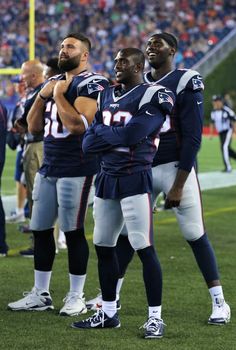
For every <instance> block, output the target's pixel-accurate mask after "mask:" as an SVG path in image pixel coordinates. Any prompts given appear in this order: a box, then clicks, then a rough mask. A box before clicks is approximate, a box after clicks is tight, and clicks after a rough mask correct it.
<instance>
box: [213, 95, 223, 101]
mask: <svg viewBox="0 0 236 350" xmlns="http://www.w3.org/2000/svg"><path fill="white" fill-rule="evenodd" d="M222 100H223V98H222V96H221V95H213V96H212V101H222Z"/></svg>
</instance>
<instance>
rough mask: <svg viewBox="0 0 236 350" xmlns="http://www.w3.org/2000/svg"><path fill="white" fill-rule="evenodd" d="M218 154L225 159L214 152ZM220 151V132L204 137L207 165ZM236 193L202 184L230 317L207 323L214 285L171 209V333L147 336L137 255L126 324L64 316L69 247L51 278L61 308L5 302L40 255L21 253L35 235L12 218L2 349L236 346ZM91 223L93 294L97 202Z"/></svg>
mask: <svg viewBox="0 0 236 350" xmlns="http://www.w3.org/2000/svg"><path fill="white" fill-rule="evenodd" d="M210 148H211V149H210ZM217 152H218V153H217ZM216 155H217V157H218V159H215V158H216V157H215V156H216ZM219 155H220V152H219V149H218V143H217V139H214V140H211V141H209V140H208V139H204V142H203V145H202V149H201V153H200V155H199V157H198V161H199V168H200V171H210V170H211V171H212V170H220V169H221V168H222V164H221V159H220V157H219ZM12 159H14V157H12ZM8 160H9V158H8ZM210 160H211V162H210ZM7 166H8V165H7ZM234 167H235V164H234ZM5 180H6V179H5V178H4V188H3V190H4V191H5V192H7V191H9V188H7V187H8V186H10V185H9V184H10V182H9V183H8V185H7V187H5V184H6V183H7V182H6V181H5ZM13 185H14V182H13ZM235 198H236V186H233V187H230V188H226V189H225V188H224V189H218V190H209V191H204V192H203V205H204V214H205V224H206V227H207V231H208V234H209V237H210V239H211V241H212V244H213V246H214V248H215V251H216V255H217V258H218V265H219V270H220V273H221V280H222V284H223V286H224V293H225V298H226V300H227V301H228V302H229V303H230V306H231V310H232V314H233V318H232V321H231V323H229V324H228V325H226V326H223V327H216V326H209V325H207V319H208V317H209V315H210V312H211V302H210V297H209V293H208V290H207V288H206V287H205V283H204V281H203V279H202V276H201V275H200V273H199V271H198V268H197V266H196V263H195V261H194V258H193V256H192V253H191V251H190V249H189V247H188V245H187V243H186V242H185V241H184V239H183V238H182V237H181V234H180V232H179V229H178V226H177V223H176V220H175V217H174V215H173V213H172V212H171V211H164V212H163V211H161V212H159V213H157V214H155V215H154V224H155V232H156V234H155V245H156V248H157V251H158V254H159V257H160V260H161V264H162V268H163V280H164V286H163V319H164V322H165V323H166V324H167V326H166V332H165V337H164V338H163V339H159V340H144V339H143V338H142V335H143V332H142V330H141V329H139V327H140V326H142V324H143V323H144V322H145V320H146V316H147V307H146V298H145V292H144V288H143V282H142V271H141V265H140V262H139V260H138V258H137V257H136V256H135V258H134V259H133V261H132V263H131V264H130V266H129V269H128V272H127V275H126V278H125V282H124V286H123V289H122V294H121V304H122V308H121V311H120V319H121V324H122V326H121V328H120V329H115V330H92V331H89V330H88V331H79V330H75V329H72V328H70V324H71V322H73V321H74V320H77V319H78V317H70V318H67V317H60V316H58V311H59V309H60V307H61V306H62V299H63V297H64V296H65V294H66V293H67V290H68V277H67V276H68V271H67V258H66V251H60V253H59V254H58V255H57V256H56V259H55V264H54V269H53V271H54V272H53V276H52V283H51V292H52V297H53V303H54V306H55V310H54V311H51V312H42V313H40V312H12V311H8V310H6V307H7V304H8V303H9V302H11V301H15V300H17V299H19V298H20V297H21V293H22V292H23V291H26V290H30V289H31V288H32V283H33V260H32V259H30V258H28V259H27V258H22V257H20V256H19V255H18V250H19V249H20V248H23V247H27V246H28V243H29V236H28V235H25V234H21V233H19V232H18V230H17V225H7V234H8V244H9V246H10V248H11V250H10V254H9V257H7V258H1V259H0V283H1V294H0V334H1V338H0V339H1V341H0V349H17V350H18V349H32V348H34V349H37V350H41V349H49V350H54V349H81V350H82V349H86V350H88V349H89V350H90V349H98V350H100V349H101V350H110V349H113V350H116V349H117V350H118V349H119V350H123V349H124V350H126V349H128V350H129V349H130V350H132V349H134V350H137V349H146V348H148V349H161V350H162V349H165V350H175V349H176V350H199V349H200V350H208V349H210V350H211V349H212V350H213V349H214V350H221V349H222V350H234V349H236V331H235V320H234V313H235V312H236V298H235V246H236V236H235V227H236V202H235ZM86 231H87V237H88V241H89V245H90V260H89V267H88V277H87V282H86V286H85V294H86V297H87V298H88V299H90V298H92V297H94V296H95V294H96V293H97V290H96V287H97V286H98V278H97V262H96V257H95V252H94V248H93V245H92V231H93V220H92V210H91V208H89V212H88V217H87V220H86ZM90 314H91V313H88V315H90ZM83 317H85V316H81V317H79V318H80V319H81V318H83Z"/></svg>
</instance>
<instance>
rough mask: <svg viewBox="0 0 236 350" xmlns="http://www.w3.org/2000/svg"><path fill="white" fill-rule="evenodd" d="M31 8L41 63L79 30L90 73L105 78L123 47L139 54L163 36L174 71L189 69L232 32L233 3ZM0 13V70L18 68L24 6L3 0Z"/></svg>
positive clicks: (105, 1)
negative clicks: (0, 51)
mask: <svg viewBox="0 0 236 350" xmlns="http://www.w3.org/2000/svg"><path fill="white" fill-rule="evenodd" d="M13 3H16V4H14V6H12V5H13ZM35 7H36V12H35V14H36V25H35V31H36V40H35V43H36V57H40V59H41V61H43V62H46V61H47V57H48V56H54V55H55V54H56V53H57V51H58V50H57V43H58V42H60V40H61V39H62V38H63V37H64V36H65V35H66V34H67V33H68V32H72V31H78V30H79V31H81V32H84V33H85V34H87V35H88V36H89V37H91V38H92V41H93V53H92V55H91V65H92V69H93V70H94V71H98V70H99V71H100V72H101V73H103V74H104V73H105V74H111V75H113V61H112V57H113V56H114V53H115V52H117V50H118V49H119V48H121V47H127V46H136V47H139V48H141V49H142V50H144V46H145V42H146V39H147V38H148V37H149V36H150V35H151V34H153V33H154V32H158V31H168V32H172V33H173V34H175V35H176V36H177V37H179V38H180V47H179V55H178V57H177V59H176V66H177V68H180V67H185V68H190V67H191V66H192V65H193V64H195V63H196V62H197V61H198V60H199V59H200V58H202V56H203V55H205V54H206V52H208V51H209V50H211V49H212V47H214V46H215V45H216V44H217V43H218V42H219V41H220V40H221V39H223V38H224V37H225V35H226V34H227V33H229V32H230V30H232V29H233V28H235V27H236V3H235V1H233V0H226V1H221V0H207V1H206V0H176V1H171V0H169V1H156V0H149V1H144V0H136V1H132V0H127V1H125V2H124V1H118V0H99V1H98V0H83V1H82V0H80V1H78V0H70V1H57V0H37V1H35ZM13 12H14V13H15V14H16V15H17V16H15V17H14V16H13ZM0 13H1V15H2V17H0V28H1V29H2V39H1V42H0V45H3V46H4V45H5V46H4V47H6V46H8V47H9V46H10V47H11V48H8V51H12V52H10V53H9V52H8V55H7V60H6V59H5V58H4V60H3V62H1V61H0V64H2V66H4V64H5V66H6V64H8V63H7V62H8V61H9V64H11V65H16V66H17V65H18V66H17V67H19V66H20V64H19V63H18V62H20V63H22V62H23V61H24V60H25V59H26V58H25V56H26V57H27V53H28V37H27V32H26V31H24V30H23V28H25V26H22V28H21V26H20V25H19V23H21V22H23V21H25V22H27V21H28V0H22V1H20V2H19V3H18V2H16V1H11V0H9V1H8V2H7V3H5V4H4V6H2V8H1V10H0ZM15 18H16V19H15ZM18 22H19V23H18ZM16 28H17V29H16ZM19 28H20V29H21V32H20V35H19V34H18V33H19ZM0 32H1V31H0ZM16 33H17V42H16ZM18 35H19V37H20V40H19V39H18Z"/></svg>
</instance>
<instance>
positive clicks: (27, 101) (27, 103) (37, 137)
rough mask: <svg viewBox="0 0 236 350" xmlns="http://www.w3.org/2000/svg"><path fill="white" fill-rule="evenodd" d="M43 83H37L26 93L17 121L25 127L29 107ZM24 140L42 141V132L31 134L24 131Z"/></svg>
mask: <svg viewBox="0 0 236 350" xmlns="http://www.w3.org/2000/svg"><path fill="white" fill-rule="evenodd" d="M42 86H43V84H39V85H38V86H36V87H35V88H34V89H32V90H30V91H29V92H28V94H27V95H26V98H25V101H24V104H23V105H22V116H21V118H19V119H18V122H19V123H20V124H21V125H22V126H24V127H25V128H27V126H28V125H27V120H26V119H27V115H28V113H29V110H30V108H31V107H32V105H33V103H34V101H35V99H36V97H37V95H38V93H39V91H40V90H41V88H42ZM24 138H25V141H26V143H30V142H39V141H43V132H41V133H39V134H37V135H32V134H31V133H30V132H26V134H25V137H24Z"/></svg>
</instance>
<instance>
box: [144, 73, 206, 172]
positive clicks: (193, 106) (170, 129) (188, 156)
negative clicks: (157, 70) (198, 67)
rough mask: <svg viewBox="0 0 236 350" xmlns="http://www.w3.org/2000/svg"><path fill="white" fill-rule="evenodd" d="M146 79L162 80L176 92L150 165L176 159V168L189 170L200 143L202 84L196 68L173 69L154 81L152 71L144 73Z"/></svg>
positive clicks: (150, 80) (150, 81) (159, 82)
mask: <svg viewBox="0 0 236 350" xmlns="http://www.w3.org/2000/svg"><path fill="white" fill-rule="evenodd" d="M144 79H145V81H146V82H149V83H154V82H155V83H156V84H162V85H164V86H165V87H167V88H168V89H170V90H171V91H173V93H174V94H175V98H176V103H175V106H174V108H173V111H172V113H171V114H170V115H169V116H167V118H166V121H165V123H164V125H163V127H162V129H161V133H160V145H159V147H158V151H157V153H156V155H155V158H154V161H153V166H156V165H158V164H165V163H169V162H173V161H179V168H180V169H183V170H186V171H191V169H192V166H193V164H194V162H195V159H196V155H197V152H198V150H199V148H200V144H201V136H202V126H203V96H202V90H203V89H204V85H203V82H202V77H201V76H200V75H199V73H198V72H196V71H193V70H190V69H176V70H174V71H171V72H169V73H167V74H166V75H165V76H164V77H162V78H161V79H160V80H158V81H154V79H153V78H152V76H151V72H147V73H145V75H144Z"/></svg>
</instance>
